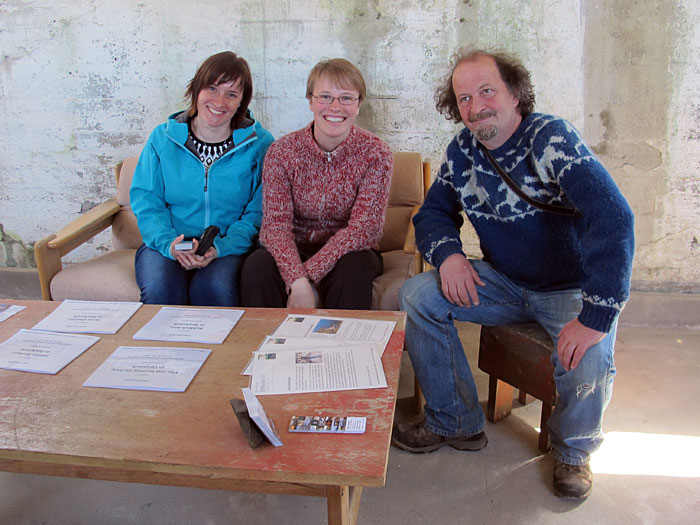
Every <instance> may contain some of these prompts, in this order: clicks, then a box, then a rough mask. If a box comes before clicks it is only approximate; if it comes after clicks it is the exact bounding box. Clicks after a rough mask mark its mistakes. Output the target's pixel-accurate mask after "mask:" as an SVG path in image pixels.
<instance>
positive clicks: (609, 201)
mask: <svg viewBox="0 0 700 525" xmlns="http://www.w3.org/2000/svg"><path fill="white" fill-rule="evenodd" d="M491 154H492V155H493V157H494V158H495V159H496V160H497V161H498V163H499V164H500V165H501V167H502V168H503V169H504V170H505V171H506V172H507V173H508V174H509V175H510V177H511V178H512V179H513V180H514V181H515V182H516V184H518V186H519V187H520V188H521V189H522V190H523V191H524V192H525V193H526V194H528V195H529V196H530V197H532V198H534V199H535V200H538V201H542V202H547V203H550V204H557V205H560V206H566V207H575V208H576V209H577V210H578V211H579V214H578V215H577V216H576V217H574V218H571V217H566V216H563V215H557V214H554V213H551V212H545V211H542V210H540V209H538V208H535V207H533V206H530V205H529V204H527V203H526V202H525V201H523V200H522V199H521V198H520V197H518V196H517V195H516V194H515V193H514V192H513V191H512V190H511V189H510V188H508V186H507V185H506V184H505V183H504V182H503V181H502V180H501V178H500V176H499V175H498V173H496V171H495V170H494V169H493V168H492V166H491V164H490V163H489V161H488V160H487V159H486V158H485V157H484V155H483V153H482V151H481V150H480V149H479V147H478V143H477V140H476V139H475V138H474V136H473V135H472V134H471V132H470V131H469V130H468V129H467V128H464V129H463V130H462V131H461V132H460V133H458V134H457V135H456V136H455V138H454V139H453V140H452V142H451V143H450V144H449V146H448V147H447V152H446V158H445V161H444V162H443V164H442V166H441V167H440V172H439V173H438V176H437V179H436V180H435V182H434V183H433V185H432V186H431V188H430V191H429V192H428V195H427V197H426V199H425V203H424V204H423V206H422V207H421V210H420V212H419V213H418V214H417V215H416V216H415V218H414V225H415V227H416V241H417V245H418V248H419V249H420V251H421V253H422V254H423V256H424V257H425V259H426V260H427V261H428V262H429V263H430V264H432V265H433V266H435V267H437V268H439V267H440V265H441V264H442V262H443V261H444V260H445V259H446V258H447V257H448V256H450V255H452V254H454V253H463V252H462V243H461V242H460V237H459V229H460V227H461V225H462V222H463V220H462V215H461V214H460V212H461V211H464V212H465V213H466V215H467V217H468V218H469V220H470V222H471V223H472V225H473V226H474V229H475V230H476V233H477V235H478V236H479V241H480V243H481V249H482V251H483V253H484V260H486V261H488V262H489V263H490V264H491V265H492V266H493V267H494V268H495V269H496V270H498V271H500V272H501V273H503V274H504V275H506V276H507V277H508V278H509V279H511V280H512V281H514V282H515V283H517V284H519V285H520V286H522V287H523V288H526V289H529V290H533V291H555V290H565V289H571V288H581V290H582V293H583V309H582V310H581V313H580V314H579V316H578V319H579V321H580V322H581V323H582V324H583V325H584V326H587V327H589V328H593V329H595V330H599V331H601V332H608V331H609V330H610V328H611V325H612V323H613V321H614V320H615V318H616V317H617V315H618V314H619V313H620V310H622V307H623V306H624V304H625V302H626V301H627V299H628V297H629V283H630V275H631V272H632V257H633V255H634V216H633V214H632V211H631V210H630V208H629V206H628V204H627V202H626V201H625V198H624V197H623V196H622V194H621V193H620V190H619V189H618V188H617V186H616V185H615V182H614V181H613V180H612V178H611V177H610V175H609V174H608V172H607V171H606V170H605V168H604V167H603V166H602V165H601V164H600V162H599V161H598V160H597V159H596V157H595V156H594V155H593V153H592V152H591V151H590V150H589V149H588V147H587V146H586V145H585V144H584V142H583V140H582V139H581V137H580V135H579V134H578V132H577V131H576V129H575V128H574V127H573V126H572V125H571V124H570V123H569V122H567V121H566V120H563V119H560V118H557V117H554V116H551V115H544V114H540V113H533V114H532V115H529V116H528V117H526V118H525V119H523V121H522V122H521V124H520V126H519V127H518V129H517V130H516V132H515V133H514V134H513V135H512V136H511V137H510V138H509V139H508V140H507V141H506V143H505V144H503V145H502V146H501V147H500V148H498V149H495V150H492V151H491Z"/></svg>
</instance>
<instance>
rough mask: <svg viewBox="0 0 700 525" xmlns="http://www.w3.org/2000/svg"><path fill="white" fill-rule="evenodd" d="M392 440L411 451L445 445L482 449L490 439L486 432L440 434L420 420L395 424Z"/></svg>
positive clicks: (465, 448)
mask: <svg viewBox="0 0 700 525" xmlns="http://www.w3.org/2000/svg"><path fill="white" fill-rule="evenodd" d="M391 442H392V443H393V444H394V445H396V446H397V447H399V448H400V449H403V450H408V451H409V452H432V451H434V450H437V449H439V448H440V447H444V446H445V445H449V446H451V447H452V448H456V449H457V450H480V449H482V448H484V447H485V446H486V443H488V439H487V438H486V433H485V432H479V433H478V434H474V435H471V436H450V437H446V436H439V435H438V434H435V433H433V432H431V431H430V430H428V429H427V428H426V426H425V422H420V423H401V424H400V425H397V426H395V427H394V431H393V433H392V435H391Z"/></svg>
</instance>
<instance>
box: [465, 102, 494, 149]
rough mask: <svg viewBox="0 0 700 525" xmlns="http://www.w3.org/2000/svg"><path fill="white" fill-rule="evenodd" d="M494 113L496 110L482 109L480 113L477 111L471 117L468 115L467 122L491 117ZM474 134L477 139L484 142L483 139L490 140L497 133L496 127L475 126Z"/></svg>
mask: <svg viewBox="0 0 700 525" xmlns="http://www.w3.org/2000/svg"><path fill="white" fill-rule="evenodd" d="M495 114H496V112H495V111H493V110H486V111H482V112H481V113H477V114H476V115H474V116H473V117H470V118H469V122H472V123H473V122H478V121H479V120H483V119H486V118H489V117H493V116H494V115H495ZM474 134H475V135H476V138H477V139H479V140H480V141H481V142H484V141H485V140H491V139H492V138H493V137H495V136H496V135H498V128H497V127H496V126H494V125H491V126H486V127H483V128H477V129H476V131H475V132H474Z"/></svg>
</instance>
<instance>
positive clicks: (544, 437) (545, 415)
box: [537, 403, 552, 452]
mask: <svg viewBox="0 0 700 525" xmlns="http://www.w3.org/2000/svg"><path fill="white" fill-rule="evenodd" d="M551 415H552V407H551V406H550V405H548V404H547V403H542V415H541V416H540V439H539V441H538V442H537V448H539V449H540V450H541V451H542V452H547V451H549V449H550V448H551V447H550V446H549V430H548V429H547V420H548V419H549V416H551Z"/></svg>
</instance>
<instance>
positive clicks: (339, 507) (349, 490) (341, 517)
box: [326, 485, 362, 525]
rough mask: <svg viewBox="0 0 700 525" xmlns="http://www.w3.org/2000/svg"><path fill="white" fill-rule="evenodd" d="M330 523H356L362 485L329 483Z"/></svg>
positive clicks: (347, 524) (337, 524)
mask: <svg viewBox="0 0 700 525" xmlns="http://www.w3.org/2000/svg"><path fill="white" fill-rule="evenodd" d="M326 490H327V496H326V497H327V499H328V525H355V524H356V523H357V514H358V512H359V510H360V498H361V497H362V487H348V486H338V485H328V486H327V487H326Z"/></svg>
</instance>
